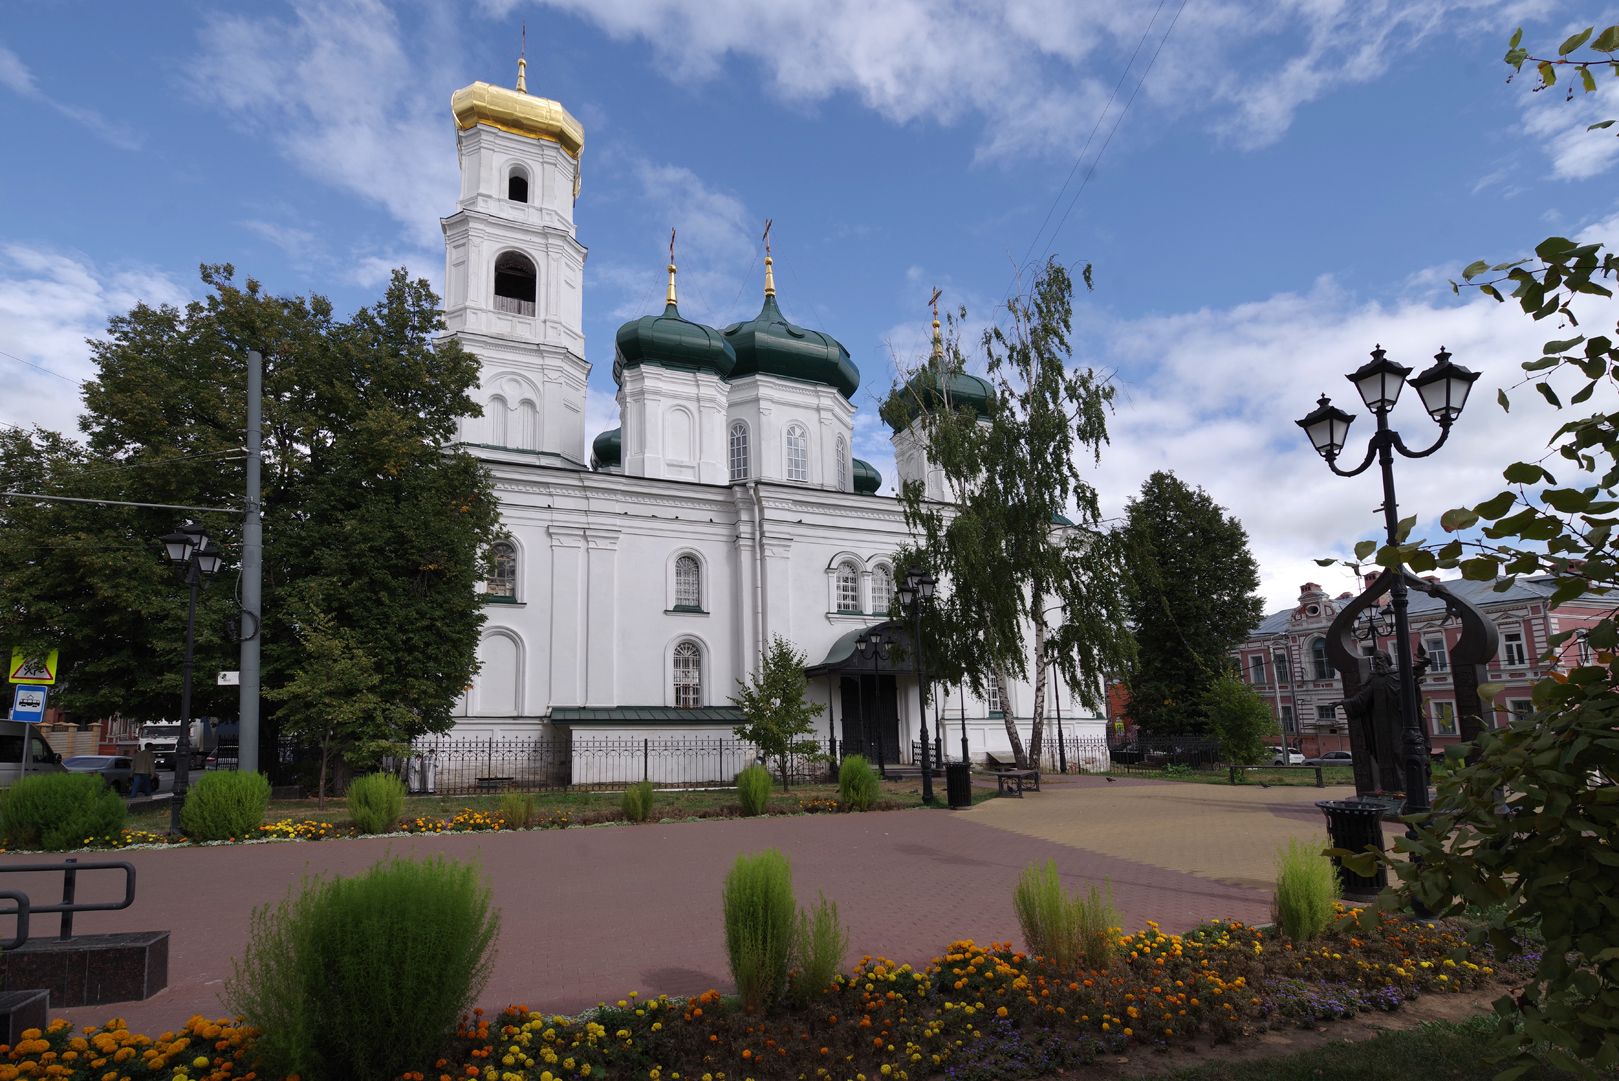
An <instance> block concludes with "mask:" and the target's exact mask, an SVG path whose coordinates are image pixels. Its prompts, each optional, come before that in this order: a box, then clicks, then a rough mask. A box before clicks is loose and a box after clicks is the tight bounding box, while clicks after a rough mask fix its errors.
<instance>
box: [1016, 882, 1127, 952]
mask: <svg viewBox="0 0 1619 1081" xmlns="http://www.w3.org/2000/svg"><path fill="white" fill-rule="evenodd" d="M1012 908H1013V910H1014V911H1015V912H1016V913H1017V920H1018V927H1019V928H1020V929H1021V930H1022V931H1023V942H1024V944H1025V945H1026V946H1028V948H1029V952H1030V953H1031V954H1033V955H1035V956H1038V957H1044V958H1046V959H1047V960H1048V961H1050V962H1052V963H1053V964H1055V965H1056V966H1057V967H1058V969H1060V970H1072V969H1075V968H1078V967H1079V966H1080V965H1081V964H1082V963H1083V964H1084V965H1085V966H1086V967H1087V968H1092V969H1097V970H1103V969H1106V968H1107V966H1108V964H1109V963H1110V962H1111V960H1112V958H1113V949H1114V940H1113V936H1114V934H1115V932H1116V931H1117V929H1118V927H1119V924H1120V920H1119V913H1118V911H1117V909H1115V908H1114V907H1113V882H1112V880H1111V879H1108V880H1106V881H1105V882H1104V884H1103V886H1102V887H1101V888H1100V889H1098V888H1097V886H1096V883H1094V882H1090V883H1086V886H1085V893H1084V894H1083V895H1081V894H1079V893H1078V892H1073V893H1069V892H1067V891H1065V890H1064V889H1063V888H1062V882H1061V881H1060V880H1059V879H1058V877H1057V861H1056V860H1047V861H1046V863H1045V866H1044V867H1041V866H1039V865H1037V864H1033V863H1031V864H1029V866H1028V867H1027V868H1025V869H1024V871H1023V873H1022V875H1020V876H1019V877H1018V882H1017V885H1016V886H1015V887H1014V888H1013V890H1012Z"/></svg>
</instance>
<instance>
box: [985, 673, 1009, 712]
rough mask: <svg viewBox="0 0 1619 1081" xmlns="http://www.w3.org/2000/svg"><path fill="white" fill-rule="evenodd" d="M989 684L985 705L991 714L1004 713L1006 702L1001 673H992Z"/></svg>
mask: <svg viewBox="0 0 1619 1081" xmlns="http://www.w3.org/2000/svg"><path fill="white" fill-rule="evenodd" d="M988 683H989V686H988V690H987V694H988V697H987V698H986V700H985V703H986V704H987V705H988V706H989V711H990V712H991V713H1004V712H1005V708H1006V707H1005V700H1004V699H1003V697H1002V695H1001V676H1000V673H999V672H991V673H990V674H989V680H988Z"/></svg>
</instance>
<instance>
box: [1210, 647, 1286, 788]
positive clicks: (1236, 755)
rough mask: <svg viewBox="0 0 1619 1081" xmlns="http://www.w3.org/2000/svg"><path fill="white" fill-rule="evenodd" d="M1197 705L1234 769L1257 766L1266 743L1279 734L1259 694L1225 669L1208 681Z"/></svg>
mask: <svg viewBox="0 0 1619 1081" xmlns="http://www.w3.org/2000/svg"><path fill="white" fill-rule="evenodd" d="M1200 704H1201V706H1202V708H1203V713H1204V716H1206V717H1207V718H1208V722H1209V731H1210V732H1211V733H1212V734H1213V736H1214V738H1215V739H1216V740H1218V741H1219V743H1220V753H1221V754H1222V755H1223V756H1224V757H1225V760H1226V761H1227V762H1230V763H1231V764H1232V765H1234V766H1253V765H1257V764H1258V763H1259V762H1260V760H1261V759H1263V758H1264V757H1265V755H1266V753H1267V752H1268V751H1269V749H1270V747H1269V743H1268V741H1270V740H1273V739H1276V738H1277V737H1278V736H1280V735H1281V734H1282V733H1281V729H1280V728H1279V727H1277V724H1276V717H1275V716H1274V715H1273V714H1272V713H1271V711H1270V706H1269V705H1267V704H1266V703H1265V700H1264V699H1263V698H1261V697H1260V696H1259V692H1258V691H1255V690H1254V689H1253V687H1251V686H1249V685H1248V684H1246V683H1244V682H1243V681H1242V677H1240V676H1238V675H1237V674H1236V673H1235V672H1232V671H1230V670H1229V669H1227V670H1226V671H1223V672H1221V673H1220V674H1219V675H1217V676H1215V677H1214V679H1213V680H1211V681H1210V682H1209V685H1208V688H1207V689H1206V690H1204V692H1203V698H1202V701H1201V703H1200Z"/></svg>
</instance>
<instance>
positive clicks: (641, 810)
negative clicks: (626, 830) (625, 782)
mask: <svg viewBox="0 0 1619 1081" xmlns="http://www.w3.org/2000/svg"><path fill="white" fill-rule="evenodd" d="M618 806H619V809H620V810H622V811H623V812H624V817H625V818H627V819H628V820H629V821H631V822H645V821H646V820H647V817H648V816H649V815H651V814H652V782H651V781H641V782H640V783H639V784H632V785H630V786H629V787H628V788H626V789H625V790H624V796H623V798H622V799H620V800H619V801H618Z"/></svg>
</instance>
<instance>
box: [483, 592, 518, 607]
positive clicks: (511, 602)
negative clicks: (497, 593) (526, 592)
mask: <svg viewBox="0 0 1619 1081" xmlns="http://www.w3.org/2000/svg"><path fill="white" fill-rule="evenodd" d="M483 602H484V603H485V604H501V605H505V606H507V607H509V608H522V607H524V604H523V602H522V601H520V600H518V599H517V598H516V597H491V596H489V595H488V594H487V593H486V594H484V598H483Z"/></svg>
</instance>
